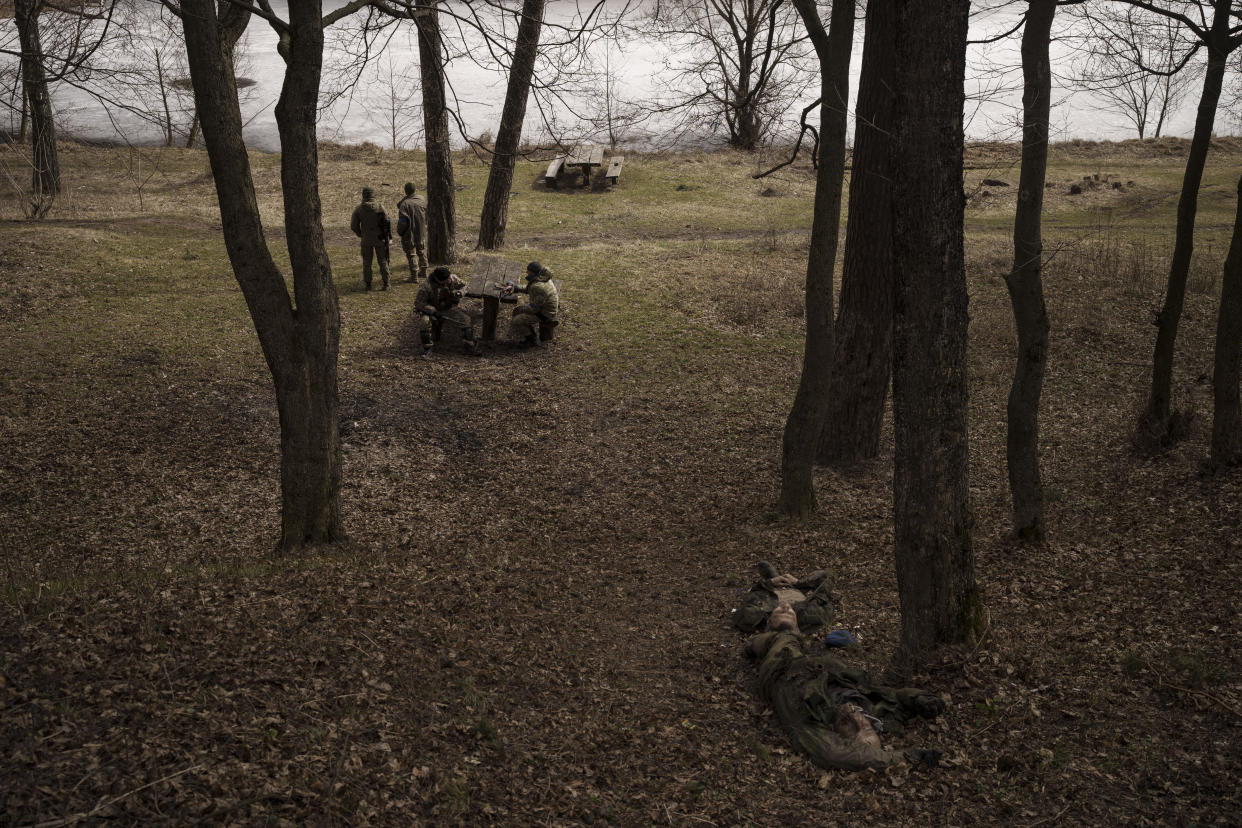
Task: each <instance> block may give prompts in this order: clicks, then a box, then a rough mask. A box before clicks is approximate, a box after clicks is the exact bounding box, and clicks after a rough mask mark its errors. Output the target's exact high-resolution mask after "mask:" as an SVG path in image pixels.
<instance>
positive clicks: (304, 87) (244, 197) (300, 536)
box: [182, 0, 343, 551]
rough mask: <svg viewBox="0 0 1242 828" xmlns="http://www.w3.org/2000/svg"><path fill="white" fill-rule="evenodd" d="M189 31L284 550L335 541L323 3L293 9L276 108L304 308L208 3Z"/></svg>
mask: <svg viewBox="0 0 1242 828" xmlns="http://www.w3.org/2000/svg"><path fill="white" fill-rule="evenodd" d="M182 23H183V26H184V28H185V36H186V50H187V54H188V57H189V61H190V77H191V80H192V81H193V85H194V98H195V105H196V108H197V110H198V114H199V118H200V122H201V125H202V132H203V140H204V143H205V144H206V146H207V153H208V157H209V159H210V161H211V168H212V174H213V176H214V177H215V182H216V195H217V198H218V200H219V203H220V218H221V223H222V225H223V230H224V240H225V248H226V250H227V251H228V255H229V260H230V262H231V263H232V266H233V273H234V274H235V276H236V278H237V282H238V284H239V285H240V286H241V290H242V295H243V296H244V297H245V300H246V305H247V307H248V308H249V310H250V317H251V319H252V320H253V321H254V326H255V330H256V332H257V333H258V335H259V342H260V345H261V346H262V348H263V355H264V357H265V359H266V360H267V365H268V368H269V370H270V371H271V373H272V380H273V383H274V385H275V388H276V402H277V407H278V409H279V411H280V426H281V475H280V482H281V506H282V509H281V549H282V550H286V551H287V550H289V549H292V548H295V547H298V546H301V545H303V544H308V543H323V542H331V541H334V540H338V539H340V538H341V537H342V536H343V528H342V523H341V515H340V496H339V493H340V470H341V463H340V459H341V454H340V438H339V434H338V431H337V368H336V363H337V350H338V341H339V334H340V314H339V309H338V306H337V296H336V288H335V286H334V284H333V282H332V271H331V267H330V265H329V263H328V257H327V253H326V252H325V248H324V244H323V227H322V216H321V209H320V202H319V191H318V155H317V150H316V140H315V118H316V113H317V100H318V94H319V78H320V72H321V62H322V54H323V32H322V29H321V26H320V8H319V3H317V2H302V3H292V4H290V21H289V31H288V33H287V35H285V36H282V39H281V46H280V48H281V54H282V56H283V57H284V58H285V60H286V62H287V71H286V73H285V83H284V87H283V88H282V90H281V95H280V100H279V101H278V102H277V105H276V120H277V127H278V129H279V132H280V137H281V150H282V152H281V185H282V188H283V190H284V201H285V232H286V235H287V239H288V242H287V243H288V249H289V256H290V263H291V265H292V269H293V284H294V295H295V296H296V299H297V308H296V309H295V308H294V307H293V303H292V301H291V298H290V296H289V292H288V290H287V289H286V287H285V280H284V277H283V275H282V274H281V272H280V270H279V269H278V268H277V266H276V264H275V262H274V261H273V259H272V257H271V255H270V253H269V252H268V249H267V242H266V239H265V238H264V233H263V225H262V222H261V220H260V217H259V208H258V202H257V199H256V197H255V190H254V182H253V178H252V176H251V172H250V162H249V158H248V157H247V154H246V147H245V144H244V143H243V142H242V129H241V127H242V121H241V112H240V109H239V107H238V101H237V83H236V78H235V76H234V72H233V62H232V59H231V54H230V48H231V46H230V44H227V43H226V42H225V41H224V39H223V38H222V33H221V29H220V26H219V25H218V21H217V17H216V10H215V8H214V6H213V5H212V3H211V0H183V3H182Z"/></svg>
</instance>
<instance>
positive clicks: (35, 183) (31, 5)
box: [13, 0, 60, 200]
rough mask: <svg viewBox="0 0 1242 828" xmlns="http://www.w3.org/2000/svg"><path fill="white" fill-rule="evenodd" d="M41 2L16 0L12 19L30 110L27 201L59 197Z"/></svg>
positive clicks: (58, 169) (57, 160)
mask: <svg viewBox="0 0 1242 828" xmlns="http://www.w3.org/2000/svg"><path fill="white" fill-rule="evenodd" d="M42 5H43V4H42V2H41V0H15V2H14V4H13V17H14V19H15V21H16V23H17V35H18V39H19V41H20V43H21V48H22V59H21V67H22V68H21V72H22V85H23V87H24V88H25V90H26V100H27V101H28V102H29V109H30V132H31V149H32V152H31V155H32V158H33V161H32V167H31V179H30V189H31V192H30V197H31V199H33V200H42V199H45V198H47V197H53V198H54V197H55V196H56V195H57V194H58V193H60V159H59V158H58V157H57V155H56V124H55V123H53V121H52V98H51V96H50V95H49V94H48V91H47V75H46V74H45V73H44V71H43V43H42V40H41V39H40V36H39V12H40V10H41V9H42Z"/></svg>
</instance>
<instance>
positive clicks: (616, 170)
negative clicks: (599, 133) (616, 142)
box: [604, 155, 625, 184]
mask: <svg viewBox="0 0 1242 828" xmlns="http://www.w3.org/2000/svg"><path fill="white" fill-rule="evenodd" d="M624 166H625V156H624V155H614V156H613V157H612V160H611V161H609V162H608V171H607V172H606V173H604V178H606V179H608V183H609V184H616V183H617V179H618V178H620V177H621V168H622V167H624Z"/></svg>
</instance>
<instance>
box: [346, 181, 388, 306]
mask: <svg viewBox="0 0 1242 828" xmlns="http://www.w3.org/2000/svg"><path fill="white" fill-rule="evenodd" d="M390 227H391V225H390V224H389V222H388V214H387V213H385V212H384V206H383V205H382V204H380V203H379V202H378V201H377V200H376V199H375V191H374V190H372V189H371V188H370V187H363V188H362V203H361V204H359V205H358V206H357V207H355V208H354V214H353V216H352V217H351V218H350V220H349V228H350V229H351V230H353V231H354V235H355V236H357V237H358V238H359V239H361V240H362V283H363V284H364V285H365V286H366V289H367V290H370V289H371V257H372V256H374V257H375V258H376V259H379V270H380V276H381V278H383V280H384V283H383V288H382V289H383V290H388V235H389V233H390V232H391V231H390V229H389V228H390Z"/></svg>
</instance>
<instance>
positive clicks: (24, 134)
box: [17, 63, 30, 144]
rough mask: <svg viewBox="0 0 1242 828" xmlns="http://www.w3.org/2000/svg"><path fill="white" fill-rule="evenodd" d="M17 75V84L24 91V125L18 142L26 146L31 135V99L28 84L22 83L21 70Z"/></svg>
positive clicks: (20, 130) (18, 136)
mask: <svg viewBox="0 0 1242 828" xmlns="http://www.w3.org/2000/svg"><path fill="white" fill-rule="evenodd" d="M20 65H21V64H20V63H19V64H18V66H19V67H20ZM17 74H18V78H17V83H18V86H20V87H21V90H22V123H21V128H20V129H19V130H18V133H17V142H18V143H19V144H24V143H26V138H27V136H29V135H30V99H29V98H27V97H26V84H25V83H23V82H22V78H21V69H20V68H19V69H18V72H17Z"/></svg>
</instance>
